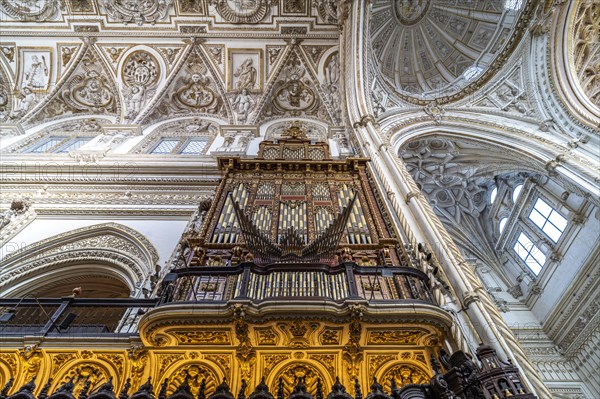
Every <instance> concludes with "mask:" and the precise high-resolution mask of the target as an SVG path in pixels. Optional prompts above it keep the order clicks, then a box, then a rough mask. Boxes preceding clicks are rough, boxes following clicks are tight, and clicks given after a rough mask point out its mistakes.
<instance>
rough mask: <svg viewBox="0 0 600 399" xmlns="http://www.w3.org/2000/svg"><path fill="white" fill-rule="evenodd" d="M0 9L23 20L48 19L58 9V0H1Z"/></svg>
mask: <svg viewBox="0 0 600 399" xmlns="http://www.w3.org/2000/svg"><path fill="white" fill-rule="evenodd" d="M0 9H2V11H4V12H5V13H6V14H8V15H10V16H11V17H14V18H16V19H20V20H21V21H47V20H49V19H51V18H52V17H54V16H55V15H56V14H57V11H58V0H0Z"/></svg>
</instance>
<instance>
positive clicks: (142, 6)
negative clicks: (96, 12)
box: [100, 0, 173, 25]
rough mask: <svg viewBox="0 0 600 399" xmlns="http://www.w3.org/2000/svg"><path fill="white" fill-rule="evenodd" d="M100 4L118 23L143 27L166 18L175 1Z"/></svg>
mask: <svg viewBox="0 0 600 399" xmlns="http://www.w3.org/2000/svg"><path fill="white" fill-rule="evenodd" d="M100 4H101V5H102V6H103V7H104V9H105V10H106V12H107V13H108V15H109V16H110V17H111V18H113V19H115V20H116V21H118V22H123V23H125V24H128V23H130V22H135V23H136V24H138V25H143V24H144V22H149V23H152V24H154V23H156V21H158V20H161V19H163V18H165V17H166V15H167V14H168V12H169V8H170V7H171V5H172V4H173V0H100Z"/></svg>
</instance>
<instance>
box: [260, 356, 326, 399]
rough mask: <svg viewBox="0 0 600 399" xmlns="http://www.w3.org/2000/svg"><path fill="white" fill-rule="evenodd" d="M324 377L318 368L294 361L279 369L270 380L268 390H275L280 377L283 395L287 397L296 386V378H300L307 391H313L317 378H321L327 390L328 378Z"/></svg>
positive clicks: (315, 388)
mask: <svg viewBox="0 0 600 399" xmlns="http://www.w3.org/2000/svg"><path fill="white" fill-rule="evenodd" d="M325 377H326V376H325V375H323V373H321V371H319V369H318V368H316V367H315V366H313V365H311V364H308V363H301V362H294V363H292V364H290V365H287V366H285V367H284V368H283V369H281V370H279V372H278V373H277V374H276V375H275V378H273V379H272V380H271V386H270V391H271V392H277V389H278V383H279V379H280V378H281V379H282V380H283V384H284V393H285V396H286V397H288V396H289V395H290V394H291V393H292V390H293V389H294V386H296V382H297V379H298V378H302V379H303V381H304V385H306V390H307V391H308V392H315V391H316V390H317V381H318V379H321V381H322V382H323V390H324V391H325V392H327V391H328V390H329V388H328V386H329V384H328V383H326V382H328V381H329V380H330V379H329V378H325Z"/></svg>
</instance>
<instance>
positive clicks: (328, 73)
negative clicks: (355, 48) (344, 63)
mask: <svg viewBox="0 0 600 399" xmlns="http://www.w3.org/2000/svg"><path fill="white" fill-rule="evenodd" d="M339 81H340V62H339V60H338V55H337V54H334V55H332V56H331V59H330V60H329V62H328V63H327V65H326V66H325V83H326V84H328V85H337V84H338V83H339Z"/></svg>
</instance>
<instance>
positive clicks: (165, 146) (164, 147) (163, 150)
mask: <svg viewBox="0 0 600 399" xmlns="http://www.w3.org/2000/svg"><path fill="white" fill-rule="evenodd" d="M177 144H179V140H169V139H162V140H160V142H159V143H158V144H157V145H156V146H155V147H154V148H153V149H152V151H150V153H151V154H170V153H171V151H173V149H175V147H177Z"/></svg>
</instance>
